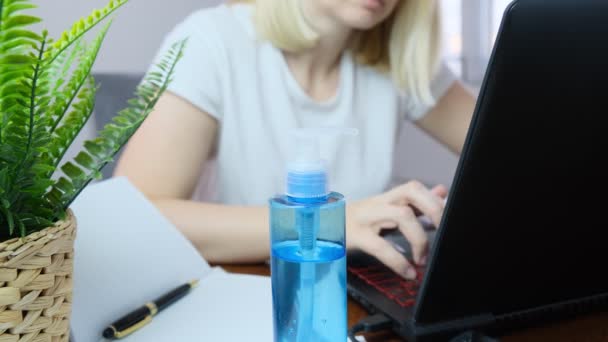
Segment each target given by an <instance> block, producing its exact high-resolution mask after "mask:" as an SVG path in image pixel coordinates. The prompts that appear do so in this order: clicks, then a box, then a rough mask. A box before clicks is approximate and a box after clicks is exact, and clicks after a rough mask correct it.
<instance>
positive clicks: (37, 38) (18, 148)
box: [0, 0, 185, 241]
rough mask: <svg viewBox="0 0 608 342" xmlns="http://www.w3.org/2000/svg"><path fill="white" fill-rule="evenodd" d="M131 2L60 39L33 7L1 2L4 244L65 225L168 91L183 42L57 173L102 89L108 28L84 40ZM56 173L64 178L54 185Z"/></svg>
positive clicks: (118, 2)
mask: <svg viewBox="0 0 608 342" xmlns="http://www.w3.org/2000/svg"><path fill="white" fill-rule="evenodd" d="M127 2H128V0H111V1H110V2H109V3H108V4H107V6H106V7H104V8H102V9H100V10H94V11H93V12H92V13H91V15H89V16H88V17H86V18H83V19H80V20H78V21H77V22H76V23H74V25H72V27H71V28H70V29H68V30H66V31H65V32H64V33H63V34H61V36H60V37H59V39H57V40H53V39H51V38H50V37H49V34H48V32H47V31H43V32H41V33H36V32H34V31H33V30H32V29H31V25H33V24H36V23H39V22H41V21H42V20H41V19H40V18H37V17H35V16H31V15H28V14H27V11H28V10H29V9H32V8H35V7H36V6H35V4H33V1H30V0H0V241H5V240H7V239H10V238H13V237H19V236H20V237H24V236H26V235H28V234H31V233H33V232H36V231H39V230H41V229H44V228H45V227H48V226H49V225H52V224H53V222H55V221H57V220H59V219H62V218H64V217H65V214H66V210H67V208H68V207H69V205H70V204H71V203H72V201H73V200H74V199H75V198H76V197H77V196H78V194H79V193H80V191H82V189H83V188H84V187H85V186H86V185H87V184H88V183H89V182H90V181H91V180H92V179H95V178H98V177H99V176H100V170H101V169H102V168H103V166H105V164H106V163H108V162H110V161H111V160H112V158H113V156H114V155H115V154H116V153H117V152H118V150H119V149H120V148H121V147H122V146H123V145H124V144H125V143H126V142H127V141H128V139H129V138H130V137H131V136H132V135H133V133H134V132H135V131H136V130H137V129H138V128H139V126H140V125H141V123H142V122H143V120H144V119H145V118H146V117H147V115H148V114H149V113H150V112H151V111H152V109H153V108H154V105H155V104H156V102H157V100H158V99H159V97H160V96H161V95H162V93H163V92H164V91H165V90H166V89H167V86H168V84H169V82H170V80H171V77H172V75H173V70H174V68H175V65H176V64H177V62H178V61H179V59H180V58H181V55H182V52H183V49H184V46H185V41H181V42H177V43H175V45H173V47H172V49H170V51H169V52H168V53H167V55H166V56H165V57H164V59H163V60H162V61H161V63H159V64H158V65H157V68H158V70H157V71H154V72H151V73H149V74H148V75H147V76H146V78H145V79H144V80H143V81H142V83H141V84H140V86H139V87H138V89H137V91H136V93H135V95H134V98H133V99H131V100H130V101H129V105H128V107H127V108H125V109H124V110H122V111H120V112H119V113H118V114H117V115H116V117H115V118H114V119H113V122H112V123H110V124H108V125H106V126H105V127H104V128H103V129H102V130H101V131H100V132H99V133H98V137H97V138H95V139H94V140H91V141H87V142H85V144H84V147H83V149H82V151H81V152H80V153H79V154H78V155H77V156H76V157H75V158H74V160H73V161H70V162H67V163H65V164H63V165H60V163H61V160H62V158H63V156H64V154H65V152H66V151H67V149H68V147H70V145H72V143H73V142H74V139H75V137H76V136H77V135H78V133H79V132H80V130H81V129H82V128H83V126H84V125H85V124H86V122H87V120H88V119H89V118H90V117H91V114H92V113H93V109H94V107H95V93H96V90H97V86H96V85H95V80H94V79H93V77H92V76H91V69H92V67H93V64H94V62H95V60H96V58H97V54H98V52H99V50H100V47H101V45H102V42H103V40H104V38H105V36H106V33H107V31H108V29H109V27H110V24H111V21H109V20H108V23H107V24H106V25H105V26H104V27H103V28H102V29H101V30H100V31H99V33H97V36H96V37H95V38H94V39H93V40H92V41H91V42H87V41H86V40H85V37H86V34H87V32H89V31H90V30H91V29H93V28H94V27H96V26H97V25H99V24H100V23H102V22H103V21H105V20H106V18H108V17H109V16H111V15H112V14H113V13H114V12H115V11H116V10H117V9H119V8H120V7H121V6H123V5H124V4H126V3H127ZM58 170H61V171H63V174H64V175H65V176H62V177H60V178H58V179H55V178H54V177H53V176H54V175H55V174H56V172H57V171H58Z"/></svg>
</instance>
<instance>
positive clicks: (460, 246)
mask: <svg viewBox="0 0 608 342" xmlns="http://www.w3.org/2000/svg"><path fill="white" fill-rule="evenodd" d="M607 163H608V1H606V0H516V1H514V2H513V3H512V4H511V5H510V6H509V7H508V9H507V10H506V12H505V15H504V17H503V22H502V27H501V30H500V33H499V35H498V39H497V42H496V45H495V47H494V52H493V54H492V57H491V59H490V63H489V67H488V70H487V72H486V76H485V79H484V82H483V84H482V88H481V92H480V96H479V98H478V101H477V107H476V110H475V114H474V117H473V120H472V122H471V126H470V128H469V133H468V136H467V140H466V143H465V146H464V150H463V153H462V155H461V158H460V162H459V165H458V168H457V171H456V174H455V177H454V181H453V185H452V189H451V192H450V197H449V199H448V201H447V204H446V209H445V212H444V215H443V219H442V221H441V226H440V227H439V229H438V230H437V233H436V237H435V241H434V244H433V248H432V250H431V255H430V260H429V264H428V266H427V268H426V269H420V271H421V272H419V273H421V277H420V279H419V280H418V281H405V280H402V279H400V278H398V277H397V276H396V275H395V274H393V273H391V272H390V271H388V270H387V269H386V268H385V267H384V266H381V265H380V264H379V263H378V262H377V260H375V259H373V258H371V257H369V256H363V255H349V266H348V269H349V274H348V287H349V293H350V294H351V296H352V297H353V298H355V299H356V300H358V301H359V302H361V303H362V304H363V305H364V306H366V307H367V308H369V309H370V310H372V311H377V312H382V313H384V314H385V315H387V316H388V317H390V318H391V319H392V320H393V321H394V324H393V328H394V330H395V331H396V332H397V333H398V334H399V335H401V336H403V337H405V338H407V339H408V340H410V341H414V340H423V339H425V338H427V339H428V340H432V341H441V340H443V339H447V338H449V337H451V336H454V335H456V334H458V333H460V332H462V331H465V330H469V329H476V330H481V331H485V332H489V333H490V334H495V333H499V334H500V333H503V332H505V331H507V330H511V329H514V328H521V327H525V326H530V325H535V324H540V323H541V322H545V321H550V320H554V319H561V318H564V317H571V316H572V315H578V314H583V313H587V312H591V311H596V310H607V309H608V223H607V221H606V217H605V216H604V214H605V213H606V212H608V167H607V166H606V164H607ZM392 238H393V239H396V240H394V241H397V240H399V239H401V240H402V242H403V241H405V240H404V239H403V238H400V237H396V238H395V237H392ZM397 242H398V241H397ZM400 248H404V252H407V247H400Z"/></svg>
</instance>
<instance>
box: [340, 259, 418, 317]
mask: <svg viewBox="0 0 608 342" xmlns="http://www.w3.org/2000/svg"><path fill="white" fill-rule="evenodd" d="M425 269H426V268H425V267H424V266H420V267H416V273H417V279H416V280H407V279H404V278H402V277H400V276H398V275H397V274H396V273H395V272H393V271H391V270H390V269H389V268H388V267H386V266H384V265H371V266H365V267H349V268H348V270H349V271H350V272H351V273H352V274H354V275H355V276H357V277H358V278H360V279H361V280H363V281H365V282H366V283H368V284H369V285H371V286H373V287H374V288H376V289H377V290H378V291H380V292H381V293H383V294H384V295H385V296H387V297H388V298H390V299H391V300H393V301H394V302H396V303H397V304H399V305H400V306H402V307H404V308H409V307H413V306H414V304H416V295H417V294H418V289H419V288H420V284H422V279H423V278H424V271H425Z"/></svg>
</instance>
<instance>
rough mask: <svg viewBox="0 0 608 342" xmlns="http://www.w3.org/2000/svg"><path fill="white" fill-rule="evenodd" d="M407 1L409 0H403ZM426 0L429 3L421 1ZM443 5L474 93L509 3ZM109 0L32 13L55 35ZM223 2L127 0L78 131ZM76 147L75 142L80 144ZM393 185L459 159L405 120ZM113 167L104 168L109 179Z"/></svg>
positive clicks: (448, 41) (60, 3)
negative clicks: (176, 34) (191, 17)
mask: <svg viewBox="0 0 608 342" xmlns="http://www.w3.org/2000/svg"><path fill="white" fill-rule="evenodd" d="M403 1H407V0H403ZM424 1H427V0H424ZM439 1H440V3H441V11H442V20H443V31H444V39H443V43H444V58H445V61H446V62H447V63H448V65H449V66H450V67H451V69H452V70H453V71H454V73H456V74H457V75H458V76H459V77H460V78H461V79H462V81H463V82H465V84H467V85H468V86H469V87H470V89H471V90H472V91H474V92H477V90H478V88H479V85H480V83H481V81H482V79H483V75H484V72H485V68H486V65H487V62H488V59H489V56H490V54H491V51H492V47H493V44H494V40H495V37H496V34H497V32H498V29H499V27H500V21H501V18H502V14H503V12H504V9H505V8H506V7H507V6H508V4H509V3H510V2H511V0H439ZM106 2H107V1H106V0H53V1H40V2H39V3H40V5H39V8H38V9H37V10H36V11H37V13H36V14H37V15H39V16H41V17H42V18H44V20H45V22H44V26H45V28H47V29H48V30H49V32H50V33H51V35H52V36H57V35H58V34H59V33H61V31H63V30H64V29H66V28H67V26H68V25H70V24H71V23H72V22H73V21H75V20H76V19H78V18H80V17H82V16H85V15H87V14H88V13H89V12H90V10H91V9H93V8H100V7H102V6H104V5H105V4H106ZM221 2H222V1H220V0H172V1H166V0H131V1H130V2H129V4H127V5H126V6H125V7H124V8H122V9H120V10H119V11H118V15H117V16H116V18H115V21H114V24H113V26H112V28H111V29H110V32H109V34H108V36H107V38H106V41H105V45H104V46H103V48H102V50H101V52H100V55H99V58H98V60H97V64H96V65H95V68H94V73H95V76H96V77H97V80H98V82H99V83H101V88H100V90H99V93H98V101H97V105H96V112H95V117H94V120H91V122H90V123H89V125H88V127H87V128H86V129H85V130H83V133H82V136H81V137H80V139H81V140H82V139H87V138H88V137H90V136H92V134H94V132H95V129H96V128H98V127H100V126H102V125H103V124H105V123H106V122H107V121H108V120H109V118H110V117H111V116H112V115H113V114H114V113H115V112H116V111H118V110H119V109H121V108H122V107H123V104H124V101H125V100H126V99H127V98H129V97H130V95H131V93H132V89H133V87H134V86H135V85H136V84H137V82H138V81H139V79H140V78H141V76H142V74H143V73H144V72H145V71H146V70H147V68H148V67H149V64H150V63H151V61H152V59H153V58H154V56H155V54H156V51H157V49H158V48H159V46H160V42H161V41H162V39H163V37H164V36H165V34H166V33H167V32H168V31H170V30H171V28H172V27H173V26H174V25H175V24H177V23H178V22H180V21H181V20H183V19H184V18H185V17H186V16H187V15H188V14H189V13H191V12H192V11H195V10H197V9H200V8H204V7H208V6H213V5H217V4H219V3H221ZM78 145H79V144H75V146H76V147H77V146H78ZM395 160H396V165H395V170H396V175H395V178H396V180H397V181H398V182H401V181H405V180H408V179H418V180H420V181H423V182H425V183H428V184H436V183H443V184H446V185H450V184H451V181H452V177H453V174H454V170H455V168H456V164H457V162H458V158H457V156H455V155H453V154H452V153H450V152H449V151H447V150H445V149H444V148H443V147H441V146H440V145H438V144H437V143H436V142H435V141H433V140H432V139H431V138H429V137H428V136H426V135H425V134H424V132H421V131H420V130H418V129H416V128H415V127H414V126H412V125H410V124H406V127H405V129H404V130H403V131H402V136H401V137H400V142H399V148H398V149H397V156H396V158H395ZM110 173H111V167H109V168H108V169H106V170H104V174H105V175H106V176H107V175H109V174H110Z"/></svg>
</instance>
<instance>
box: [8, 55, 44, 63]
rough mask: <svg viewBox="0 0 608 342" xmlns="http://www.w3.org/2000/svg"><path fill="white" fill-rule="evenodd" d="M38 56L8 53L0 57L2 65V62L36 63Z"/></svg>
mask: <svg viewBox="0 0 608 342" xmlns="http://www.w3.org/2000/svg"><path fill="white" fill-rule="evenodd" d="M35 62H36V58H32V57H30V56H25V55H8V56H2V57H0V65H2V64H29V65H31V64H34V63H35Z"/></svg>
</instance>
